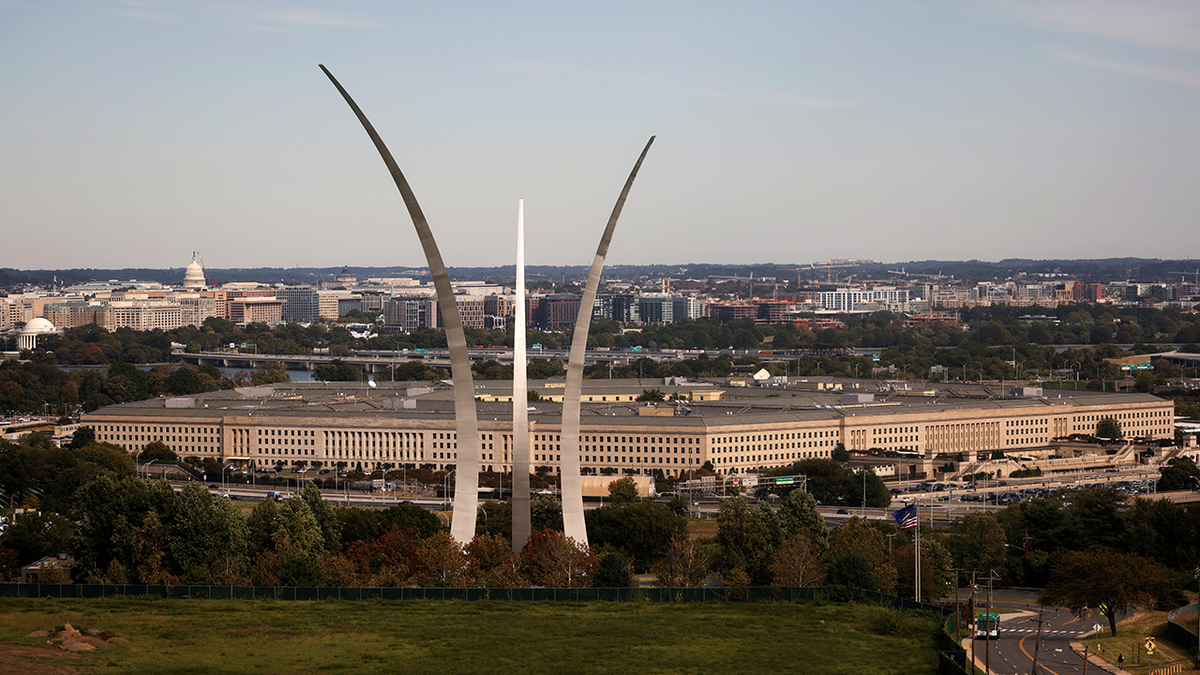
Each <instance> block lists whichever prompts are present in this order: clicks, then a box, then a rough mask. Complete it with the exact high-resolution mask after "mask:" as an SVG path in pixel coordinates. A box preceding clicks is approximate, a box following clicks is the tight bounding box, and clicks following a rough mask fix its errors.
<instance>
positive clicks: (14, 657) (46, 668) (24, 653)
mask: <svg viewBox="0 0 1200 675" xmlns="http://www.w3.org/2000/svg"><path fill="white" fill-rule="evenodd" d="M78 658H79V655H78V654H72V653H70V652H64V651H63V650H61V649H59V648H58V647H53V646H50V645H38V646H36V647H23V646H19V645H0V673H21V674H22V675H76V673H78V672H79V671H78V670H76V669H75V666H72V665H69V664H67V663H63V661H66V660H71V659H78Z"/></svg>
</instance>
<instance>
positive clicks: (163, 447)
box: [137, 441, 179, 464]
mask: <svg viewBox="0 0 1200 675" xmlns="http://www.w3.org/2000/svg"><path fill="white" fill-rule="evenodd" d="M178 459H179V455H177V454H175V451H174V450H172V449H171V448H168V447H167V444H166V443H163V442H162V441H150V442H149V443H147V444H146V446H145V447H144V448H142V452H141V454H139V455H138V457H137V460H138V461H139V462H141V463H142V464H145V463H146V462H174V461H176V460H178Z"/></svg>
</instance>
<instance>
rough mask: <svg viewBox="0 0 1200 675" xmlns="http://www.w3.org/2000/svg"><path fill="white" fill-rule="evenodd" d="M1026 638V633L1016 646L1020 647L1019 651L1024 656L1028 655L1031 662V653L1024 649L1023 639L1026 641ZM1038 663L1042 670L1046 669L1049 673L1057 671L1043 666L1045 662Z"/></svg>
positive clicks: (1052, 674)
mask: <svg viewBox="0 0 1200 675" xmlns="http://www.w3.org/2000/svg"><path fill="white" fill-rule="evenodd" d="M1028 639H1029V636H1028V635H1026V636H1025V637H1023V638H1021V641H1020V642H1018V643H1017V646H1018V647H1020V648H1021V653H1022V654H1024V655H1025V656H1028V657H1029V660H1030V661H1031V662H1032V661H1033V655H1032V654H1030V653H1029V652H1027V651H1025V641H1026V640H1028ZM1038 665H1040V666H1041V667H1042V670H1044V671H1046V672H1047V673H1050V675H1058V673H1056V672H1054V671H1053V670H1050V669H1049V668H1047V667H1046V666H1045V664H1038Z"/></svg>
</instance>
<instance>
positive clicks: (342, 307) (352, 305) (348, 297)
mask: <svg viewBox="0 0 1200 675" xmlns="http://www.w3.org/2000/svg"><path fill="white" fill-rule="evenodd" d="M361 311H362V296H360V295H358V294H343V295H341V296H339V297H338V318H341V317H343V316H346V315H348V314H350V312H361Z"/></svg>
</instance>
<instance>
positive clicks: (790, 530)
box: [779, 490, 829, 551]
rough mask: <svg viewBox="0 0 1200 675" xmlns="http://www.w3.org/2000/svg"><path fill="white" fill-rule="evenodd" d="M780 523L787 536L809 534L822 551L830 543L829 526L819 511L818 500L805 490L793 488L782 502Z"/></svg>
mask: <svg viewBox="0 0 1200 675" xmlns="http://www.w3.org/2000/svg"><path fill="white" fill-rule="evenodd" d="M779 524H780V526H781V527H783V534H784V537H786V538H789V539H790V538H791V537H794V536H796V535H804V536H807V537H808V538H809V539H811V540H812V543H813V544H815V545H816V546H817V548H818V549H820V550H822V551H824V550H825V547H826V546H828V545H829V528H828V527H827V526H826V525H825V518H824V516H822V515H821V512H820V511H817V500H815V499H813V496H812V495H810V494H808V493H807V492H805V491H804V490H792V491H791V492H789V493H788V495H787V496H786V497H784V498H783V501H781V502H780V504H779Z"/></svg>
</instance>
